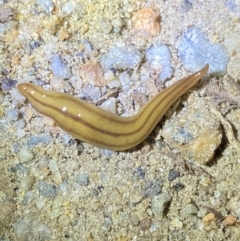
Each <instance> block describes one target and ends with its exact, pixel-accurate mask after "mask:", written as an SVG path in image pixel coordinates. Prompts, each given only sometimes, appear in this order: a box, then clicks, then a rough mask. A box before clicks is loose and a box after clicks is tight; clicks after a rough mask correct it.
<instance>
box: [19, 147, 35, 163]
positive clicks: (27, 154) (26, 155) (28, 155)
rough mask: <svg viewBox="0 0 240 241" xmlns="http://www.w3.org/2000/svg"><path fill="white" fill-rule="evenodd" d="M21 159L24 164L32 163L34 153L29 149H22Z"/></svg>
mask: <svg viewBox="0 0 240 241" xmlns="http://www.w3.org/2000/svg"><path fill="white" fill-rule="evenodd" d="M19 158H20V161H21V162H23V163H25V162H30V161H32V159H33V153H32V151H31V150H29V149H28V148H27V147H22V148H21V149H20V151H19Z"/></svg>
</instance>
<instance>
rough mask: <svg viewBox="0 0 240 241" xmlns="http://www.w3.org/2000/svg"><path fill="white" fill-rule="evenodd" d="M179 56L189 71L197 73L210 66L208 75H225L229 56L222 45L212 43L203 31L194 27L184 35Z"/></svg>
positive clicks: (179, 47)
mask: <svg viewBox="0 0 240 241" xmlns="http://www.w3.org/2000/svg"><path fill="white" fill-rule="evenodd" d="M178 54H179V57H180V59H181V61H182V62H183V66H184V68H185V69H186V70H187V71H190V72H196V71H198V70H200V69H201V68H203V67H204V66H205V65H206V64H209V70H208V74H212V75H218V76H221V75H224V74H225V72H226V69H227V64H228V60H229V58H228V54H227V52H226V50H225V49H224V47H223V45H222V44H220V43H211V42H210V41H209V40H208V39H207V37H206V35H205V34H204V33H203V32H202V30H201V29H199V28H197V27H195V26H192V27H190V28H188V30H187V31H186V32H185V33H184V35H183V38H182V40H181V43H180V45H179V46H178Z"/></svg>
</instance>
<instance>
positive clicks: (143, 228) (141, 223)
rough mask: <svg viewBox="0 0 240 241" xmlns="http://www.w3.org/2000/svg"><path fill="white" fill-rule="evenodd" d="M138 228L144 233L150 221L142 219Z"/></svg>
mask: <svg viewBox="0 0 240 241" xmlns="http://www.w3.org/2000/svg"><path fill="white" fill-rule="evenodd" d="M139 226H140V228H141V229H142V230H143V231H146V230H148V229H149V228H150V226H151V220H150V219H149V218H144V219H142V220H141V221H140V224H139Z"/></svg>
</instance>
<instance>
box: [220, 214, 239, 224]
mask: <svg viewBox="0 0 240 241" xmlns="http://www.w3.org/2000/svg"><path fill="white" fill-rule="evenodd" d="M236 222H237V218H236V217H235V216H233V215H232V214H229V215H228V216H227V217H226V218H225V219H224V220H223V221H222V224H223V225H224V226H233V225H234V224H236Z"/></svg>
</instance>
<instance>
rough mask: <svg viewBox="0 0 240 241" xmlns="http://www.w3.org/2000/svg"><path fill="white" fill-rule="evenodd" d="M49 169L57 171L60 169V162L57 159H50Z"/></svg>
mask: <svg viewBox="0 0 240 241" xmlns="http://www.w3.org/2000/svg"><path fill="white" fill-rule="evenodd" d="M48 166H49V169H50V171H51V172H57V171H58V170H59V169H58V164H57V162H56V161H55V160H52V159H51V160H50V161H49V165H48Z"/></svg>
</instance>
